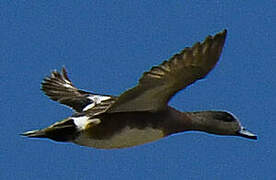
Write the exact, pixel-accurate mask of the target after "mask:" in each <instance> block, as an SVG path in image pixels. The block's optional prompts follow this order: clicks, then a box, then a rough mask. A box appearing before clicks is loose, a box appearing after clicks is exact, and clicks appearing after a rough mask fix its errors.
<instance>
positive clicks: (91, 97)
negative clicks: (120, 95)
mask: <svg viewBox="0 0 276 180" xmlns="http://www.w3.org/2000/svg"><path fill="white" fill-rule="evenodd" d="M41 84H42V86H41V89H42V90H43V91H44V93H45V94H46V95H47V96H48V97H49V98H51V99H52V100H54V101H57V102H59V103H61V104H64V105H67V106H69V107H71V108H73V109H74V110H75V111H76V112H82V111H87V110H91V109H93V108H94V107H95V106H96V105H98V104H101V103H103V105H104V104H106V103H107V102H109V101H113V100H114V98H115V97H113V96H109V95H99V94H93V93H90V92H86V91H82V90H79V89H77V88H76V87H75V86H74V85H73V84H72V82H71V81H70V79H69V78H68V75H67V72H66V70H65V68H62V72H61V73H59V72H57V71H53V72H52V73H51V75H50V76H48V77H46V78H44V80H43V81H42V83H41Z"/></svg>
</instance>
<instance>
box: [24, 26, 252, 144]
mask: <svg viewBox="0 0 276 180" xmlns="http://www.w3.org/2000/svg"><path fill="white" fill-rule="evenodd" d="M226 34H227V31H226V30H223V31H222V32H220V33H217V34H216V35H214V36H208V37H207V38H206V39H205V40H204V41H203V42H202V43H199V42H198V43H195V44H194V45H193V46H192V47H186V48H185V49H183V50H182V51H181V52H180V53H179V54H176V55H174V56H173V57H171V58H170V59H169V60H167V61H164V62H163V63H162V64H160V65H159V66H154V67H152V68H151V69H150V70H149V71H147V72H144V73H143V75H142V77H141V78H140V80H139V82H138V84H137V85H136V86H135V87H133V88H131V89H129V90H127V91H125V92H123V93H122V94H121V95H119V96H112V95H102V94H94V93H91V92H87V91H83V90H80V89H78V88H76V87H75V86H74V85H73V84H72V82H71V80H70V79H69V78H68V75H67V71H66V70H65V68H62V71H61V72H58V71H53V72H52V73H51V75H50V76H48V77H46V78H44V80H43V81H42V87H41V89H42V90H43V91H44V93H45V94H46V95H47V96H49V98H51V99H52V100H54V101H57V102H59V103H61V104H64V105H66V106H69V107H71V108H72V109H74V111H75V112H74V114H73V115H72V116H70V117H68V118H66V119H64V120H62V121H59V122H56V123H54V124H52V125H50V126H49V127H47V128H44V129H39V130H33V131H27V132H25V133H23V134H22V135H24V136H27V137H30V138H49V139H52V140H54V141H62V142H73V143H76V144H79V145H82V146H89V147H94V148H100V149H113V148H127V147H132V146H136V145H141V144H145V143H149V142H152V141H156V140H159V139H161V138H164V137H167V136H169V135H172V134H175V133H180V132H185V131H203V132H207V133H211V134H216V135H229V136H240V137H245V138H249V139H257V136H256V135H255V134H253V133H251V132H249V131H248V130H246V129H245V128H244V127H243V126H242V125H241V123H240V121H239V120H238V119H237V118H236V117H235V116H234V115H233V114H231V113H229V112H227V111H210V110H208V111H200V112H181V111H178V110H176V109H175V108H173V107H171V106H169V105H168V102H169V101H170V99H171V98H172V97H173V96H174V95H175V94H176V93H177V92H178V91H180V90H182V89H184V88H186V87H187V86H189V85H190V84H192V83H194V82H195V81H197V80H200V79H203V78H204V77H206V75H207V74H208V73H209V72H210V71H211V70H212V69H213V68H214V66H215V65H216V64H217V62H218V59H219V57H220V54H221V52H222V49H223V46H224V42H225V38H226Z"/></svg>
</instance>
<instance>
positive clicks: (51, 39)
mask: <svg viewBox="0 0 276 180" xmlns="http://www.w3.org/2000/svg"><path fill="white" fill-rule="evenodd" d="M224 28H226V29H228V36H227V41H226V44H225V48H224V50H223V54H222V56H221V59H220V61H219V63H218V65H217V66H216V68H215V69H214V71H212V72H211V73H210V74H209V76H208V77H207V78H206V79H204V80H202V81H200V82H197V83H196V84H194V85H192V86H190V87H189V88H187V89H185V90H183V91H182V92H180V93H178V94H177V96H175V97H174V99H173V100H172V101H171V102H170V104H171V105H173V106H175V107H176V108H177V109H180V110H183V111H197V110H210V109H212V110H217V109H219V110H228V111H231V112H233V113H234V114H235V115H236V116H238V117H239V119H240V120H241V122H242V123H243V125H244V126H246V127H247V128H248V129H249V130H251V131H253V132H255V133H256V134H258V137H259V139H258V141H251V140H247V139H242V138H237V137H218V136H214V135H207V134H204V133H183V134H179V135H175V136H171V137H169V138H165V139H163V140H161V141H158V142H154V143H150V144H146V145H142V146H138V147H133V148H129V149H121V150H97V149H93V148H88V147H81V146H77V145H74V144H65V143H55V142H52V141H47V140H38V139H35V140H31V139H27V138H23V137H20V136H19V133H21V132H23V131H26V130H32V129H36V128H42V127H46V126H48V125H50V124H51V123H53V122H55V121H58V120H61V119H63V118H65V117H67V116H70V115H71V113H72V112H71V110H70V109H67V108H65V107H63V106H60V105H59V104H58V103H55V102H53V101H50V100H49V99H48V98H47V97H46V96H45V95H44V94H43V93H42V92H41V91H40V82H41V80H42V79H43V78H44V77H45V76H47V75H48V74H49V73H50V71H51V70H54V69H61V67H62V66H63V65H64V66H65V67H66V68H67V69H68V71H69V76H70V77H71V79H72V81H73V82H74V84H75V85H76V86H77V87H80V88H82V89H87V90H90V91H92V92H97V93H104V94H113V95H119V94H120V93H121V92H123V91H124V90H126V89H128V88H130V87H132V86H134V85H135V84H136V82H137V80H138V79H139V77H140V76H141V74H142V72H144V71H146V70H149V69H150V68H151V66H153V65H157V64H160V63H161V62H162V61H163V60H165V59H168V58H169V57H171V56H172V55H173V54H175V53H177V52H179V51H180V50H181V49H183V48H184V47H186V46H191V45H192V44H193V43H195V42H197V41H202V40H204V39H205V37H206V36H207V35H208V34H212V35H213V34H215V33H217V32H219V31H221V30H222V29H224ZM0 37H1V38H0V93H1V96H0V104H1V108H0V111H1V126H0V130H1V143H0V146H1V147H0V179H23V180H25V179H28V180H29V179H52V180H55V179H59V180H60V179H108V180H109V179H226V180H228V179H229V180H230V179H276V172H275V170H276V169H275V167H276V152H275V149H276V143H275V140H274V139H275V136H276V131H275V124H276V123H275V121H276V120H275V117H276V111H275V107H276V100H275V96H276V93H275V90H276V82H275V79H276V75H275V70H276V38H275V37H276V11H275V1H273V0H267V1H259V0H252V1H250V2H249V1H236V0H234V1H217V0H210V1H199V0H195V1H180V0H176V1H148V0H147V1H135V2H134V1H124V2H122V1H112V0H109V1H71V0H66V1H65V0H60V1H23V0H22V1H4V0H3V1H1V2H0Z"/></svg>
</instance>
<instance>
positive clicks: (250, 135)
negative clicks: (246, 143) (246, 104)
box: [237, 128, 257, 140]
mask: <svg viewBox="0 0 276 180" xmlns="http://www.w3.org/2000/svg"><path fill="white" fill-rule="evenodd" d="M237 134H238V136H241V137H245V138H248V139H255V140H256V139H257V135H255V134H253V133H252V132H250V131H248V130H246V129H245V128H241V129H240V130H239V131H238V133H237Z"/></svg>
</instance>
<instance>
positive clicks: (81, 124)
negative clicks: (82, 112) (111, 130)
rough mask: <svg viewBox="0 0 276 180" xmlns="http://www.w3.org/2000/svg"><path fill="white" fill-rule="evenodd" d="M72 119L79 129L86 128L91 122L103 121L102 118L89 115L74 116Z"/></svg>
mask: <svg viewBox="0 0 276 180" xmlns="http://www.w3.org/2000/svg"><path fill="white" fill-rule="evenodd" d="M72 119H73V121H74V123H75V125H76V126H77V128H78V129H79V130H84V129H85V127H86V125H87V124H89V123H95V124H99V123H100V122H101V120H100V119H96V118H95V119H89V117H87V116H80V117H72Z"/></svg>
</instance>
